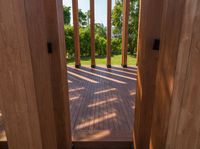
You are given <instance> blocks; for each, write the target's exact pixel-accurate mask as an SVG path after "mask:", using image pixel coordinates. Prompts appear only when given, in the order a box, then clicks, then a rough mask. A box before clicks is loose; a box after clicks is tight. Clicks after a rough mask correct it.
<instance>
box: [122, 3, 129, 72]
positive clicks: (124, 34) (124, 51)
mask: <svg viewBox="0 0 200 149" xmlns="http://www.w3.org/2000/svg"><path fill="white" fill-rule="evenodd" d="M129 7H130V0H123V26H122V67H124V68H126V67H127V54H128V20H129Z"/></svg>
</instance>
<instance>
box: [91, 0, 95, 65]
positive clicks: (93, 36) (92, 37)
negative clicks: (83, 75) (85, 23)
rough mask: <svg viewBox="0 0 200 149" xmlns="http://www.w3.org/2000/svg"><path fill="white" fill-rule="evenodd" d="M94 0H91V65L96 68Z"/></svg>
mask: <svg viewBox="0 0 200 149" xmlns="http://www.w3.org/2000/svg"><path fill="white" fill-rule="evenodd" d="M94 9H95V8H94V0H90V34H91V67H92V68H95V67H96V63H95V16H94V13H95V12H94Z"/></svg>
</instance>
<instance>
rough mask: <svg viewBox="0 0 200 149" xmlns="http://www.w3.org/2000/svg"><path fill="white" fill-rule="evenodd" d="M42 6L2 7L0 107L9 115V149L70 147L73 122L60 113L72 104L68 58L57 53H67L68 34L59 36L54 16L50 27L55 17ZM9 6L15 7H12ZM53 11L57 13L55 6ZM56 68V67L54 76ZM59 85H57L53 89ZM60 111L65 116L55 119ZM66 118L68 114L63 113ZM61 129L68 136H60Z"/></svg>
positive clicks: (37, 0)
mask: <svg viewBox="0 0 200 149" xmlns="http://www.w3.org/2000/svg"><path fill="white" fill-rule="evenodd" d="M53 2H54V3H53ZM56 3H57V2H56ZM44 4H45V3H44V1H43V0H29V1H26V0H21V1H13V0H7V1H5V2H4V3H1V5H0V13H1V14H2V15H1V18H0V24H1V27H0V28H1V29H0V47H1V50H0V68H1V73H0V82H1V83H0V90H1V91H0V97H1V98H0V109H1V111H2V113H3V116H4V119H5V125H6V135H7V139H8V144H9V149H18V148H20V149H58V148H63V149H65V148H70V147H71V146H70V142H68V141H69V140H68V138H70V136H67V135H68V132H67V133H66V131H70V129H69V130H68V128H69V125H70V122H69V121H68V122H67V123H65V122H66V121H67V120H64V114H63V113H62V112H63V111H65V110H66V108H65V105H66V106H69V105H68V103H66V101H65V100H66V99H65V98H64V97H66V95H64V94H66V90H65V89H66V87H65V88H64V84H65V83H66V82H64V80H63V78H65V75H66V74H65V73H64V69H65V68H64V67H63V65H64V58H60V57H61V56H60V55H58V54H64V53H63V52H62V51H63V50H64V49H63V44H62V43H63V40H64V38H63V39H61V38H62V37H61V36H59V38H58V35H60V34H63V32H61V31H62V29H61V28H62V27H63V23H62V20H61V22H60V21H58V20H57V18H56V17H55V18H54V17H53V23H52V20H51V23H52V26H54V25H55V24H57V25H58V24H59V25H58V26H57V27H55V28H54V27H52V26H49V27H48V28H47V26H46V25H49V24H50V23H48V21H47V20H48V19H50V18H49V17H51V16H48V17H47V15H48V14H49V13H46V15H45V13H44V12H45V11H44V8H45V6H44ZM57 4H58V3H57ZM51 5H52V7H53V8H59V7H60V6H61V3H59V5H55V1H52V3H51ZM10 6H13V7H12V8H13V9H10V10H9V9H8V8H10ZM52 7H51V8H52ZM51 10H53V12H52V14H53V15H55V14H54V13H55V10H54V9H51ZM61 12H62V10H61V9H60V10H59V11H57V17H60V19H63V17H61V16H60V15H61ZM38 14H40V15H38ZM52 14H51V15H52ZM49 15H50V14H49ZM46 21H47V24H46ZM33 22H34V23H33ZM55 22H56V23H55ZM60 27H61V28H60ZM13 31H15V33H14V34H13ZM49 31H52V32H53V33H50V32H49ZM54 31H56V33H55V32H54ZM58 32H59V33H58ZM54 33H55V36H53V35H54ZM50 39H51V41H50V42H51V43H52V44H48V45H49V49H48V48H47V41H48V40H50ZM58 47H59V48H58ZM50 49H51V50H52V52H51V50H50ZM61 49H62V50H61ZM55 50H58V51H55ZM48 52H49V53H48ZM62 57H64V55H63V56H62ZM59 62H60V63H59ZM51 64H52V66H50V65H51ZM55 67H57V69H56V71H55V73H54V74H52V73H51V72H52V69H54V68H55ZM56 73H58V74H57V75H56ZM59 78H60V79H59ZM57 81H58V82H57ZM61 81H63V82H62V84H61ZM56 87H58V89H56V90H54V89H55V88H56ZM59 89H60V90H59ZM58 92H59V93H58ZM56 95H58V98H57V101H55V96H56ZM61 103H62V104H63V105H60V104H61ZM56 104H57V105H56ZM64 109H65V110H64ZM59 114H61V117H56V116H60V115H59ZM67 117H69V115H65V118H67ZM67 119H68V118H67ZM66 125H68V126H67V127H65V126H66ZM58 127H60V128H58ZM61 130H62V131H63V133H64V134H60V133H61ZM63 138H65V139H63ZM61 141H66V143H65V142H61ZM61 143H62V144H61Z"/></svg>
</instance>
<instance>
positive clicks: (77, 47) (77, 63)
mask: <svg viewBox="0 0 200 149" xmlns="http://www.w3.org/2000/svg"><path fill="white" fill-rule="evenodd" d="M72 9H73V24H74V48H75V67H76V68H80V66H81V62H80V39H79V19H78V0H72Z"/></svg>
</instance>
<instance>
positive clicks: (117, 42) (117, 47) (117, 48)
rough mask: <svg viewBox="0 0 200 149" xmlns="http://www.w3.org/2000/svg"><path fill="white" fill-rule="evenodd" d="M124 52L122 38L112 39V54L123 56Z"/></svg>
mask: <svg viewBox="0 0 200 149" xmlns="http://www.w3.org/2000/svg"><path fill="white" fill-rule="evenodd" d="M121 50H122V39H121V38H113V39H112V54H113V55H115V54H121Z"/></svg>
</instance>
